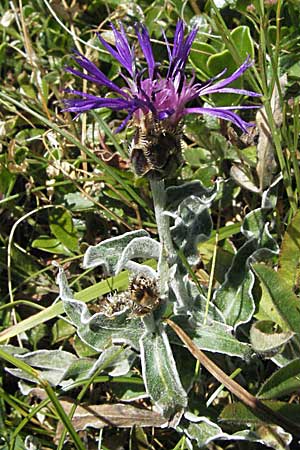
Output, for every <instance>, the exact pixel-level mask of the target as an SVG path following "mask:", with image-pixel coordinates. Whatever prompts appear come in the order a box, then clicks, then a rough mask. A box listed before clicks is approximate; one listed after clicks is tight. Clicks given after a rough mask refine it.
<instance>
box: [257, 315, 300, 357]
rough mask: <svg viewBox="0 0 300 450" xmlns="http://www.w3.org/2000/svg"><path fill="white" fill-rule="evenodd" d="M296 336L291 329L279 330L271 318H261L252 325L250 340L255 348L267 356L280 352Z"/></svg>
mask: <svg viewBox="0 0 300 450" xmlns="http://www.w3.org/2000/svg"><path fill="white" fill-rule="evenodd" d="M293 336H294V333H293V332H291V331H282V330H280V329H279V330H278V329H277V326H276V324H275V323H274V322H272V321H271V320H259V321H258V322H255V323H254V324H253V325H252V326H251V330H250V342H251V344H252V347H253V349H254V350H255V351H256V352H257V353H259V354H260V355H263V356H265V357H271V356H274V355H275V354H276V353H279V352H280V351H281V350H282V349H283V346H284V345H285V344H286V343H287V342H289V341H290V340H291V339H292V338H293Z"/></svg>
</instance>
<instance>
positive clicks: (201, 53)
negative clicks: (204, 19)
mask: <svg viewBox="0 0 300 450" xmlns="http://www.w3.org/2000/svg"><path fill="white" fill-rule="evenodd" d="M215 53H216V50H215V48H214V47H213V46H212V45H210V44H206V43H205V42H197V41H195V42H194V43H193V46H192V51H191V53H190V58H189V59H190V61H191V63H192V65H193V66H194V67H195V69H196V70H197V69H198V70H200V71H201V72H204V73H205V74H207V75H208V70H207V65H206V63H207V60H208V58H209V57H210V56H211V55H214V54H215Z"/></svg>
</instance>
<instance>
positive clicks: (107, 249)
mask: <svg viewBox="0 0 300 450" xmlns="http://www.w3.org/2000/svg"><path fill="white" fill-rule="evenodd" d="M144 236H149V233H147V231H145V230H137V231H129V232H128V233H124V234H122V235H121V236H117V237H113V238H110V239H106V240H105V241H102V242H100V244H97V245H94V246H91V247H89V248H88V249H87V251H86V253H85V255H84V259H83V267H84V268H90V267H101V268H102V269H103V270H104V271H105V273H106V274H108V275H114V274H115V273H116V267H117V264H118V261H119V259H120V257H121V255H122V253H123V250H124V249H125V248H126V247H127V245H128V244H129V243H130V242H131V241H132V240H133V239H135V238H138V237H144Z"/></svg>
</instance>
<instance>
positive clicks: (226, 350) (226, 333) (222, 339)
mask: <svg viewBox="0 0 300 450" xmlns="http://www.w3.org/2000/svg"><path fill="white" fill-rule="evenodd" d="M202 319H203V320H202V321H201V322H200V321H199V322H196V321H194V320H193V318H190V319H189V318H188V317H187V316H183V315H182V316H179V315H178V316H173V317H172V321H173V322H175V323H176V324H177V325H179V326H180V327H181V328H182V329H183V330H184V331H185V332H186V333H187V334H188V335H189V337H190V338H191V339H192V341H193V342H194V343H195V344H196V345H197V347H199V348H200V349H201V350H206V351H209V352H212V353H221V354H224V355H229V356H238V357H239V358H243V359H249V358H250V357H251V353H252V351H251V347H250V345H249V344H247V343H245V342H240V341H238V340H237V338H236V337H235V336H234V335H233V330H232V327H230V326H228V325H226V324H224V323H220V322H217V321H215V320H211V319H209V318H208V319H206V322H205V321H204V317H203V316H202ZM168 335H169V338H170V341H171V342H172V343H174V344H177V345H182V343H181V341H180V340H179V339H178V337H177V335H176V334H175V333H174V331H172V330H171V329H168Z"/></svg>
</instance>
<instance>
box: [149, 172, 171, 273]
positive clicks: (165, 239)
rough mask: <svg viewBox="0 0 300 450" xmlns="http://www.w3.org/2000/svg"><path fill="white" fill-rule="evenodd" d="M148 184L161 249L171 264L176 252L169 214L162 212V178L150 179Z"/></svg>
mask: <svg viewBox="0 0 300 450" xmlns="http://www.w3.org/2000/svg"><path fill="white" fill-rule="evenodd" d="M150 186H151V191H152V196H153V205H154V212H155V218H156V223H157V231H158V236H159V241H160V243H161V244H162V246H163V251H164V252H165V256H166V258H167V260H168V263H169V265H171V264H172V263H173V262H174V260H175V259H176V256H177V255H176V252H175V250H174V246H173V242H172V238H171V233H170V219H169V216H168V215H166V214H164V211H165V208H166V191H165V182H164V180H156V179H154V178H151V179H150Z"/></svg>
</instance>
